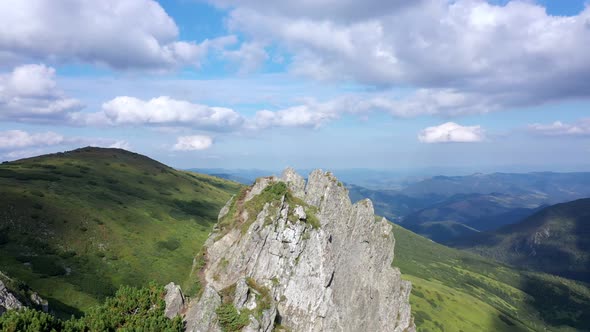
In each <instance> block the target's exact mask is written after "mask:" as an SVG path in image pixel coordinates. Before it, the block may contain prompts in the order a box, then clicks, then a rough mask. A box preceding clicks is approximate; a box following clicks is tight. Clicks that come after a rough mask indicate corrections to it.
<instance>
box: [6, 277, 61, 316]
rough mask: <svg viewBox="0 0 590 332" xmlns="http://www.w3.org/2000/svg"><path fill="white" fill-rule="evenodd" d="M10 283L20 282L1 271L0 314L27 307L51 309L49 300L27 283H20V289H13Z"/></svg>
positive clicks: (46, 310) (45, 310)
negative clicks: (32, 289)
mask: <svg viewBox="0 0 590 332" xmlns="http://www.w3.org/2000/svg"><path fill="white" fill-rule="evenodd" d="M10 284H18V283H16V282H15V281H14V280H13V279H11V278H9V277H8V276H7V275H5V274H4V273H2V272H0V315H2V314H3V313H5V312H6V311H8V310H18V309H22V308H25V307H30V308H35V309H38V310H43V311H44V312H48V311H49V306H48V304H47V301H46V300H44V299H42V298H41V297H40V296H39V294H37V293H35V292H33V291H31V290H30V289H29V288H28V287H27V286H26V285H25V284H22V283H21V284H19V289H14V288H13V289H11V287H9V285H10Z"/></svg>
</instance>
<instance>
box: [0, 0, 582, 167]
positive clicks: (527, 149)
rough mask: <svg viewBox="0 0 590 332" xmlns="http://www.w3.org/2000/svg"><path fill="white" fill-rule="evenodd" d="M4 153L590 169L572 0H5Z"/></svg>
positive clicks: (0, 39) (224, 162)
mask: <svg viewBox="0 0 590 332" xmlns="http://www.w3.org/2000/svg"><path fill="white" fill-rule="evenodd" d="M0 22H3V26H4V28H3V29H0V160H3V161H8V160H15V159H20V158H25V157H29V156H34V155H39V154H44V153H51V152H57V151H64V150H71V149H75V148H78V147H83V146H101V147H117V148H124V149H128V150H131V151H134V152H137V153H142V154H146V155H148V156H150V157H152V158H154V159H157V160H160V161H162V162H164V163H166V164H169V165H171V166H174V167H178V168H229V169H231V168H258V169H280V168H283V167H286V166H293V167H296V168H315V167H319V168H328V169H347V168H367V169H391V170H411V169H436V168H457V169H463V170H465V169H468V170H470V171H474V172H476V171H486V172H489V171H503V170H519V171H590V98H589V97H590V56H589V55H590V5H588V4H586V3H585V2H584V1H583V0H560V1H550V0H543V1H541V0H537V1H533V0H528V1H524V0H522V1H506V0H495V1H491V0H490V1H484V0H453V1H450V0H416V1H405V0H366V1H354V0H301V1H278V0H272V1H271V0H241V1H237V0H209V1H206V0H202V1H199V0H162V1H153V0H126V1H119V0H103V1H94V0H5V1H1V2H0Z"/></svg>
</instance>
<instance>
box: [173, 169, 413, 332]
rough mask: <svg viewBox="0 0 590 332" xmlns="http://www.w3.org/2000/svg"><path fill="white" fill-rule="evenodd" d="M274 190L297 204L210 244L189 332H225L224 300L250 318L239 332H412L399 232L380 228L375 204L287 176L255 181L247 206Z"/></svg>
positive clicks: (318, 177) (324, 178)
mask: <svg viewBox="0 0 590 332" xmlns="http://www.w3.org/2000/svg"><path fill="white" fill-rule="evenodd" d="M277 181H283V182H285V183H286V184H287V187H288V188H289V189H290V191H291V193H292V194H293V195H292V196H295V198H293V197H291V198H289V195H286V196H283V197H282V199H280V200H277V201H275V202H266V204H264V206H263V207H262V208H261V210H260V211H256V212H257V215H256V216H250V219H248V216H246V218H241V221H239V222H241V224H238V225H236V226H235V227H234V228H232V229H230V230H228V231H226V232H225V233H214V234H212V235H211V236H210V238H209V240H208V241H207V243H206V246H207V261H208V263H207V265H206V267H205V269H204V271H202V272H203V275H204V279H205V281H206V289H205V292H204V294H203V295H202V296H201V298H199V299H194V300H193V301H191V305H190V306H189V310H188V312H187V314H186V316H185V319H186V321H187V323H188V324H187V330H189V331H218V330H219V329H220V326H219V323H218V322H217V318H216V316H215V310H216V308H217V307H218V306H219V305H220V304H221V303H222V301H223V302H224V303H233V304H234V306H235V307H236V309H237V310H238V311H239V312H246V313H250V316H249V318H250V321H249V323H248V324H246V325H245V326H244V328H243V329H242V331H272V330H273V328H274V326H275V324H276V323H277V322H280V324H281V326H284V327H286V328H288V329H290V330H291V331H350V332H357V331H392V332H402V331H407V332H410V331H415V325H414V322H413V318H412V315H411V309H410V304H409V296H410V290H411V284H410V283H409V282H408V281H404V280H402V279H401V274H400V272H399V270H398V269H397V268H394V267H392V266H391V264H392V261H393V258H394V252H393V251H394V244H395V241H394V237H393V232H392V226H391V225H390V223H389V222H388V221H387V220H385V219H384V218H383V219H379V220H376V219H375V216H374V210H373V205H372V203H371V201H370V200H363V201H360V202H358V203H356V204H352V203H351V201H350V199H349V196H348V192H347V190H346V188H345V187H344V186H343V185H342V183H340V182H339V181H338V180H337V179H336V178H335V177H334V176H333V175H332V174H331V173H326V172H323V171H321V170H316V171H313V172H312V173H311V174H310V175H309V179H308V181H307V184H305V181H304V180H303V178H302V177H301V176H299V175H297V174H296V173H295V172H294V171H293V170H292V169H287V170H286V171H285V172H284V173H283V176H282V177H281V178H280V179H277V178H262V179H259V180H257V181H256V183H255V184H254V186H253V187H252V188H251V189H250V192H249V193H248V194H247V195H246V198H245V200H244V202H245V203H244V204H247V202H248V201H249V200H251V199H253V198H254V197H256V195H258V194H259V193H261V192H262V190H264V188H266V187H267V186H269V185H271V184H273V183H275V182H277ZM301 204H303V205H305V207H304V206H301ZM238 208H239V206H238ZM306 211H307V214H306ZM312 219H314V220H318V221H319V227H318V225H317V224H313V223H312V222H310V221H311V220H312ZM236 222H238V221H236ZM244 310H247V311H244ZM254 313H256V314H254ZM202 319H205V320H206V322H204V323H202V324H198V323H196V322H200V321H201V320H202Z"/></svg>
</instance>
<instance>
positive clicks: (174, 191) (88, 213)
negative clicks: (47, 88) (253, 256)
mask: <svg viewBox="0 0 590 332" xmlns="http://www.w3.org/2000/svg"><path fill="white" fill-rule="evenodd" d="M238 190H239V185H237V184H235V183H233V182H229V181H224V180H220V179H217V178H213V177H210V176H204V175H199V174H195V173H189V172H182V171H177V170H174V169H172V168H169V167H167V166H165V165H163V164H160V163H158V162H156V161H154V160H151V159H149V158H147V157H144V156H141V155H138V154H134V153H130V152H127V151H124V150H119V149H98V148H84V149H79V150H75V151H71V152H68V153H63V154H54V155H47V156H41V157H36V158H30V159H26V160H20V161H15V162H11V163H3V164H2V165H1V166H0V197H1V198H0V270H2V271H4V272H7V273H8V274H9V275H11V276H12V277H15V278H17V279H19V280H22V281H24V282H26V283H27V284H29V285H30V286H31V287H32V288H33V289H35V290H36V291H37V292H39V293H40V295H41V296H42V297H44V298H47V299H49V301H50V306H51V307H53V308H54V309H56V310H57V311H58V313H62V314H67V313H79V310H85V309H87V308H88V307H89V306H91V305H93V304H96V303H97V301H98V300H101V299H102V298H104V297H105V296H107V295H111V294H113V292H114V290H116V288H118V287H119V286H120V285H122V284H132V285H136V286H139V285H143V284H146V283H147V282H148V281H149V280H155V281H157V282H158V283H162V284H163V283H167V282H170V281H174V282H177V283H180V284H182V285H183V286H184V288H185V289H186V288H190V286H191V285H190V284H189V283H190V282H191V281H190V280H188V279H189V277H188V276H189V275H190V269H191V264H192V261H193V257H194V255H195V253H196V252H197V251H198V250H199V249H200V248H201V246H202V244H203V242H204V241H205V240H206V238H207V235H208V233H209V231H210V230H211V228H212V227H213V225H214V223H215V222H216V217H217V213H218V211H219V210H220V209H221V207H222V206H223V204H224V203H225V202H226V201H227V200H228V199H229V198H230V197H231V195H232V194H234V193H236V192H237V191H238Z"/></svg>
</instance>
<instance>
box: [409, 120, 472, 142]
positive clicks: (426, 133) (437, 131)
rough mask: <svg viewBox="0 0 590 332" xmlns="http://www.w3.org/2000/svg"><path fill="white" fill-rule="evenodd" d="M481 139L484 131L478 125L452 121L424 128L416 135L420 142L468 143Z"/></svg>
mask: <svg viewBox="0 0 590 332" xmlns="http://www.w3.org/2000/svg"><path fill="white" fill-rule="evenodd" d="M483 139H484V132H483V130H482V129H481V127H480V126H461V125H459V124H456V123H454V122H447V123H443V124H441V125H439V126H433V127H428V128H425V129H423V130H422V131H421V132H420V134H419V135H418V140H419V141H420V142H422V143H453V142H455V143H470V142H481V141H482V140H483Z"/></svg>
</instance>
